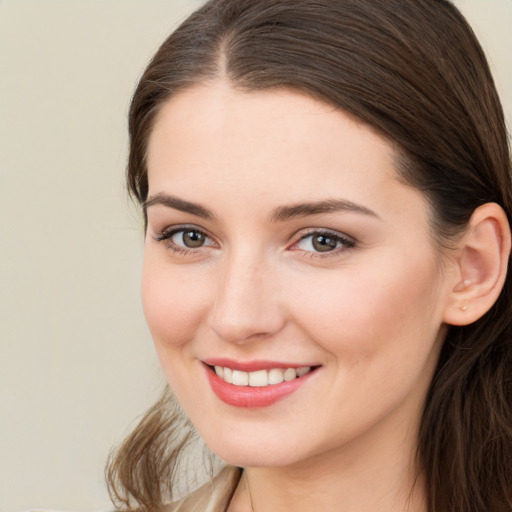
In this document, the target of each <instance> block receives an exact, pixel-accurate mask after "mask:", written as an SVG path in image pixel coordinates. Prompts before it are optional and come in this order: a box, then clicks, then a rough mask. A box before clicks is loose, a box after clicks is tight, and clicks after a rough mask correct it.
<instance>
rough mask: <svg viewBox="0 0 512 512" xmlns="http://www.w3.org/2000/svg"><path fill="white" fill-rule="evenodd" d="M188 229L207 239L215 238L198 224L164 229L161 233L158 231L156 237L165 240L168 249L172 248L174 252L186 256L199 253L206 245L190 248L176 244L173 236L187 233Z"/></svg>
mask: <svg viewBox="0 0 512 512" xmlns="http://www.w3.org/2000/svg"><path fill="white" fill-rule="evenodd" d="M186 231H192V232H194V233H199V234H200V235H202V236H204V237H205V238H207V239H210V240H213V239H212V237H211V236H209V235H208V233H206V232H205V231H203V230H202V229H199V228H198V227H196V226H176V227H174V228H172V229H164V230H163V231H162V232H161V233H158V234H157V235H156V236H155V237H154V239H155V241H156V242H165V246H166V248H167V249H169V250H171V251H172V252H174V253H176V254H178V255H180V256H181V255H182V256H185V255H187V254H197V253H198V252H199V251H201V250H202V249H203V248H204V247H205V246H204V245H203V246H200V247H197V248H195V249H194V248H189V247H184V246H181V245H177V244H175V243H174V242H173V241H172V240H171V238H172V237H173V236H174V235H177V234H178V233H185V232H186ZM206 247H211V245H206Z"/></svg>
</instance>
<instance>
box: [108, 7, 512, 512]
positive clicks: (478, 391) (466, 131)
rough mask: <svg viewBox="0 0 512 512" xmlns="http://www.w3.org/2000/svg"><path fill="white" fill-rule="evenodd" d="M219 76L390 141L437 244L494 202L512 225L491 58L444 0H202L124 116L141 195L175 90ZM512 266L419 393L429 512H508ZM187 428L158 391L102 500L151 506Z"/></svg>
mask: <svg viewBox="0 0 512 512" xmlns="http://www.w3.org/2000/svg"><path fill="white" fill-rule="evenodd" d="M220 74H223V75H224V76H226V77H227V78H228V79H229V81H230V82H231V83H232V84H234V86H236V87H239V88H241V89H243V90H246V91H257V90H263V89H271V88H283V87H284V88H291V89H294V90H298V91H302V92H303V93H305V94H308V95H310V96H313V97H314V98H316V99H319V100H321V101H324V102H326V103H328V104H331V105H333V106H335V107H336V108H339V109H342V110H344V111H347V112H349V113H351V114H352V115H354V116H356V117H357V118H359V119H360V120H362V121H363V122H364V123H366V124H367V125H369V126H371V127H373V128H374V129H375V130H377V131H378V132H379V133H380V134H382V135H384V136H385V137H387V138H388V140H390V141H392V142H393V143H394V144H395V145H396V147H397V148H398V151H399V154H400V158H399V159H398V161H397V171H398V172H399V174H400V175H401V177H402V178H403V179H404V180H405V181H407V182H408V183H409V184H411V185H412V186H414V187H416V188H417V189H418V190H420V191H422V192H423V193H424V194H425V196H426V197H427V199H428V202H429V204H430V205H431V217H432V218H431V222H432V231H433V232H434V233H435V235H436V238H437V240H438V241H439V243H440V244H444V245H449V243H450V238H452V237H456V236H457V235H458V234H459V233H461V232H462V231H463V230H464V227H465V226H466V224H467V222H468V220H469V218H470V216H471V214H472V212H473V211H474V210H475V209H476V208H477V207H479V206H480V205H482V204H484V203H487V202H496V203H498V204H499V205H500V206H501V207H502V208H503V209H504V210H505V212H506V214H507V216H508V219H509V221H510V220H512V182H511V158H510V148H509V141H508V136H507V130H506V126H505V120H504V114H503V109H502V107H501V104H500V101H499V98H498V95H497V92H496V88H495V85H494V82H493V78H492V76H491V73H490V71H489V66H488V64H487V61H486V58H485V56H484V53H483V51H482V49H481V47H480V45H479V43H478V41H477V40H476V38H475V36H474V34H473V32H472V30H471V28H470V27H469V25H468V24H467V22H466V21H465V19H464V18H463V16H462V15H461V14H460V13H459V11H458V10H457V9H456V7H455V6H454V5H453V4H452V3H450V2H449V1H446V0H388V1H386V2H375V1H374V0H211V1H209V2H207V3H206V4H205V5H204V6H203V7H201V8H200V9H199V10H198V11H196V12H195V13H194V14H192V15H191V16H190V17H189V18H188V19H187V20H186V21H185V22H183V23H182V25H181V26H180V27H179V28H178V29H177V30H176V31H175V32H174V33H173V34H171V35H170V36H169V38H168V39H167V40H166V41H165V42H164V43H163V44H162V46H161V47H160V49H159V50H158V52H157V53H156V55H155V56H154V57H153V59H152V61H151V62H150V64H149V65H148V67H147V69H146V71H145V73H144V74H143V76H142V78H141V80H140V82H139V85H138V87H137V89H136V92H135V94H134V97H133V100H132V104H131V109H130V117H129V129H130V153H129V160H128V171H127V182H128V186H129V189H130V191H131V193H132V195H133V196H134V197H135V198H136V199H137V200H138V201H139V202H141V203H142V202H143V201H144V200H145V199H146V197H147V193H148V183H147V169H146V149H147V145H148V138H149V136H150V133H151V130H152V126H153V123H154V121H155V117H156V114H157V113H158V111H159V108H160V107H161V106H162V104H163V103H164V102H165V101H167V100H168V99H169V98H170V97H171V96H172V95H173V94H176V93H177V92H178V91H180V90H183V89H186V88H187V87H190V86H191V85H193V84H194V83H198V82H205V81H208V80H210V79H212V78H214V77H216V76H219V75H220ZM511 286H512V277H511V274H510V273H509V275H508V276H507V279H506V282H505V285H504V287H503V290H502V292H501V295H500V296H499V298H498V300H497V301H496V303H495V304H494V306H493V307H492V309H491V310H490V311H489V312H488V313H487V314H486V315H484V316H483V317H482V318H481V319H480V320H478V321H477V322H475V323H473V324H471V325H467V326H463V327H458V326H450V327H449V330H448V334H447V337H446V339H445V342H444V345H443V349H442V353H441V356H440V359H439V362H438V366H437V369H436V372H435V376H434V379H433V381H432V384H431V387H430V391H429V394H428V396H427V399H426V402H425V405H424V411H423V417H422V422H421V429H420V433H419V443H418V468H419V472H421V475H422V477H424V478H425V481H426V482H427V490H428V501H429V503H428V507H429V508H428V510H429V512H483V511H486V512H506V511H507V512H510V511H512V314H511V307H512V306H511V304H512V288H511ZM190 436H191V427H190V426H189V425H188V423H187V422H186V420H184V419H183V417H182V415H181V414H180V411H179V409H178V408H177V406H176V405H175V404H173V401H172V399H171V398H170V394H169V393H166V394H165V395H164V396H163V397H162V398H161V399H160V400H159V401H158V402H157V403H156V404H155V406H153V407H152V408H151V409H150V410H149V411H148V412H147V413H146V415H145V416H144V418H143V419H142V421H141V422H140V423H139V424H138V425H137V427H136V428H135V430H134V431H133V433H132V434H131V435H130V436H129V437H128V438H127V439H126V440H125V441H124V443H123V444H122V445H121V446H120V448H119V449H118V451H117V452H116V453H115V454H114V455H112V457H111V458H110V461H109V466H108V468H107V480H108V484H109V489H110V492H111V496H112V498H113V500H114V502H115V503H117V504H118V506H119V507H120V508H121V509H123V510H128V511H134V510H139V511H142V512H149V511H152V512H155V511H158V510H159V509H160V508H161V507H162V505H163V504H164V503H165V502H167V501H168V500H169V499H170V497H171V496H172V489H173V486H174V484H173V473H174V469H175V467H176V464H177V462H178V460H179V456H180V454H181V453H182V452H183V448H184V447H185V445H186V444H187V442H188V440H189V439H190Z"/></svg>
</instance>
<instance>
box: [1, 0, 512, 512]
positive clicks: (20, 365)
mask: <svg viewBox="0 0 512 512" xmlns="http://www.w3.org/2000/svg"><path fill="white" fill-rule="evenodd" d="M200 3H201V2H200V1H197V0H196V1H194V0H179V1H178V0H167V1H154V0H137V1H136V0H108V1H99V0H98V1H93V0H89V1H86V0H61V1H56V0H11V1H5V0H4V1H1V0H0V208H1V212H0V510H1V511H3V512H18V511H21V510H24V509H27V508H31V507H42V508H54V509H67V510H76V511H79V510H84V511H85V510H98V509H108V506H109V503H108V500H107V497H106V492H105V489H104V485H103V476H102V475H103V466H104V462H105V458H106V456H107V453H108V451H109V449H110V448H111V447H112V445H113V444H114V443H116V442H118V441H119V440H120V439H121V438H122V437H123V435H124V434H125V433H127V431H128V429H129V426H130V425H133V420H134V419H135V418H136V417H137V416H138V415H139V414H140V413H142V412H143V411H144V410H145V409H146V408H147V407H148V406H149V405H150V404H151V403H152V402H153V401H154V400H155V399H156V398H157V395H158V394H159V392H160V389H161V385H162V382H163V379H162V377H161V376H160V372H159V369H158V364H157V361H156V357H155V356H154V354H153V348H152V343H151V340H150V337H149V334H148V331H147V329H146V327H145V324H144V319H143V315H142V311H141V305H140V299H139V269H140V265H141V253H142V223H141V221H140V218H139V216H138V214H137V210H136V209H135V208H133V207H132V206H130V203H129V201H128V199H127V197H126V193H125V189H124V184H123V174H124V167H125V161H126V150H127V136H126V113H127V109H128V104H129V100H130V96H131V94H132V92H133V89H134V86H135V83H136V80H137V78H138V76H139V75H140V73H141V72H142V70H143V68H144V66H145V64H146V62H147V60H148V58H149V57H150V56H151V54H152V53H153V52H154V51H155V50H156V48H157V47H158V44H159V43H160V42H161V41H162V40H163V38H164V37H165V36H166V35H167V34H168V33H169V31H170V30H171V29H172V28H173V27H174V26H176V23H177V21H178V20H181V19H183V17H184V16H185V13H187V12H190V11H191V10H192V9H193V8H194V7H197V6H198V5H199V4H200ZM456 4H457V5H459V7H460V8H461V9H462V10H463V12H465V13H466V15H467V16H468V18H469V19H470V21H471V22H472V24H473V26H474V28H475V31H476V32H477V34H478V35H479V37H480V39H481V42H482V44H483V45H484V48H485V49H486V50H487V52H488V55H489V58H490V60H491V65H492V67H493V69H494V71H495V75H496V80H497V85H498V88H499V90H500V91H501V95H502V99H503V102H504V106H505V110H506V112H507V116H508V119H509V126H510V123H511V122H512V121H511V119H512V64H511V59H510V54H511V50H512V31H511V30H510V28H511V27H512V0H459V1H458V2H456Z"/></svg>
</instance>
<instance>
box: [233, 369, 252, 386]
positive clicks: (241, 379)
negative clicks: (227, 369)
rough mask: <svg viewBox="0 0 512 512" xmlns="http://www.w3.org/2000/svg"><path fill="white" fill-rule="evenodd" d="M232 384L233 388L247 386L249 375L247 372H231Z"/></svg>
mask: <svg viewBox="0 0 512 512" xmlns="http://www.w3.org/2000/svg"><path fill="white" fill-rule="evenodd" d="M233 384H234V385H235V386H248V385H249V374H248V373H247V372H241V371H239V370H233Z"/></svg>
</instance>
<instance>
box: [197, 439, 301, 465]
mask: <svg viewBox="0 0 512 512" xmlns="http://www.w3.org/2000/svg"><path fill="white" fill-rule="evenodd" d="M199 434H200V435H201V432H199ZM201 437H202V438H203V440H204V442H205V444H206V445H207V446H208V448H209V449H210V450H211V451H212V452H213V453H214V454H215V455H217V456H218V457H219V458H220V459H222V460H223V461H224V462H226V463H228V464H231V465H233V466H238V467H282V466H289V465H291V464H295V463H297V462H300V461H301V460H304V459H306V458H308V456H309V454H307V453H305V452H302V451H299V450H298V449H297V446H300V445H301V443H300V442H298V441H296V440H294V439H293V437H290V436H288V438H286V439H283V437H282V436H275V435H272V436H271V439H269V438H268V437H270V436H268V437H266V438H265V437H262V436H261V435H259V436H256V435H254V436H250V435H245V436H240V437H238V436H234V435H232V432H228V433H227V435H226V436H215V439H212V432H211V431H210V430H209V431H208V432H207V435H206V436H204V437H203V436H201ZM302 444H303V443H302Z"/></svg>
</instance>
